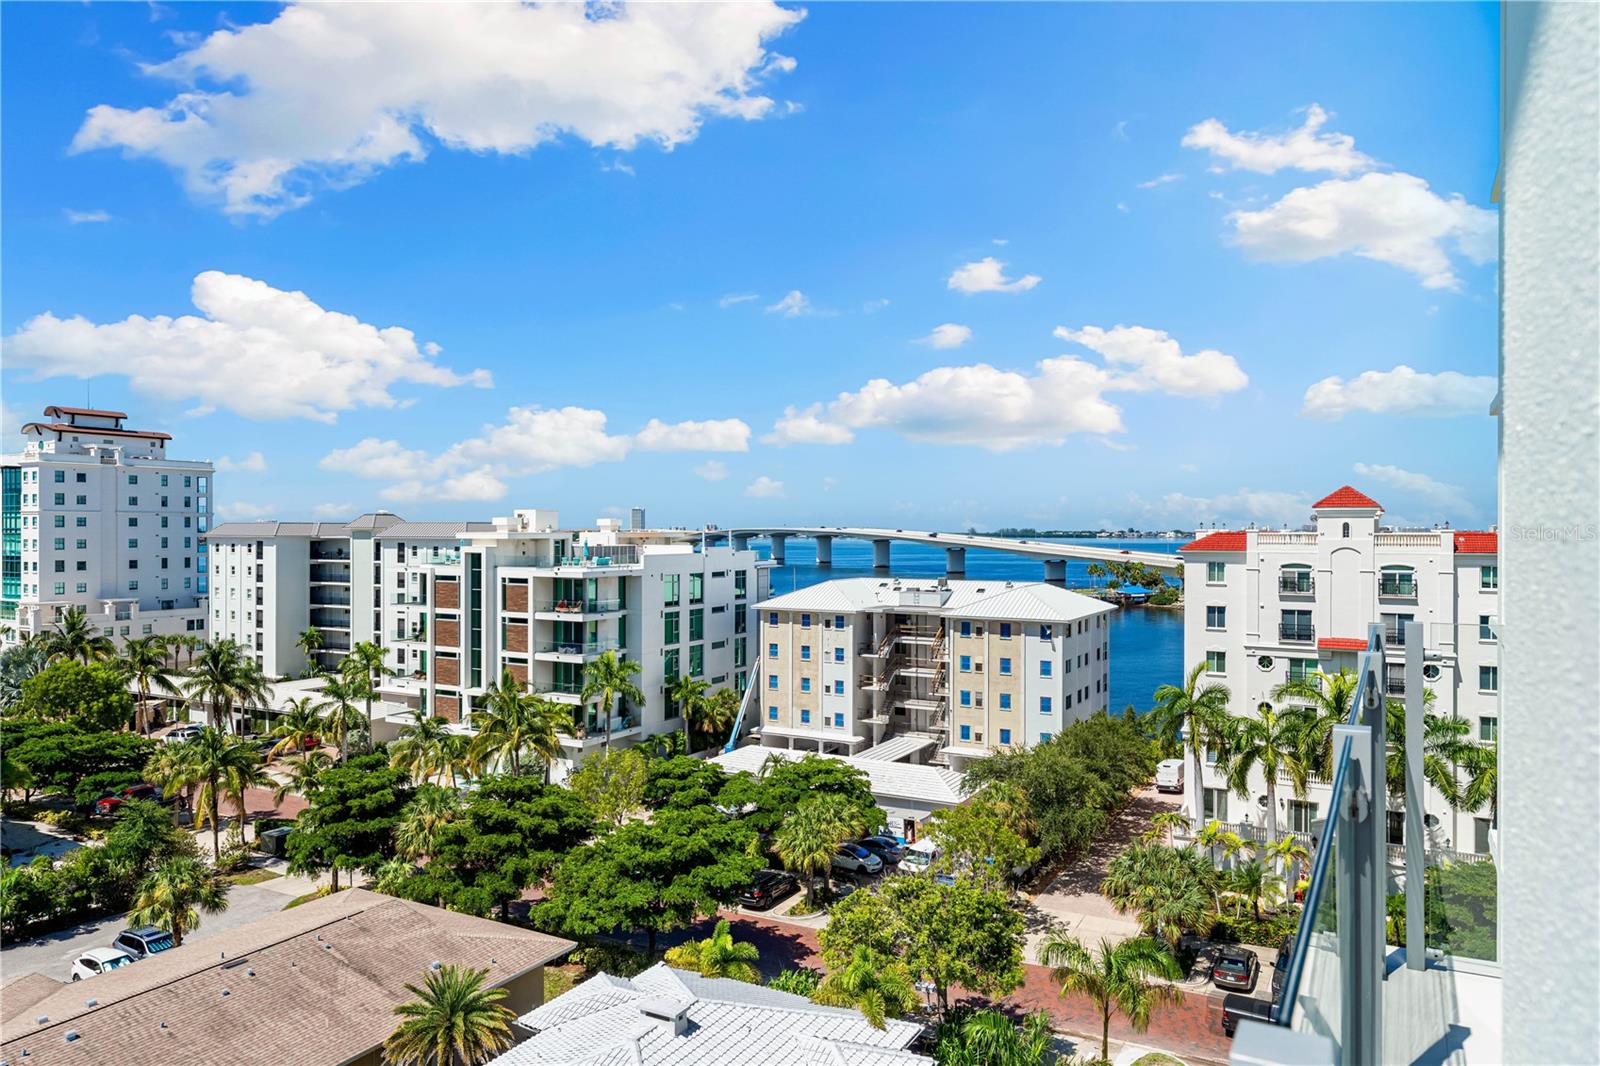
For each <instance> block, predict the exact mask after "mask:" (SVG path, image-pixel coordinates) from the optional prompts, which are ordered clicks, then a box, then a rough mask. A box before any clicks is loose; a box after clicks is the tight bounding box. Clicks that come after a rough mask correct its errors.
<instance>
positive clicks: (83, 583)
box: [78, 581, 89, 592]
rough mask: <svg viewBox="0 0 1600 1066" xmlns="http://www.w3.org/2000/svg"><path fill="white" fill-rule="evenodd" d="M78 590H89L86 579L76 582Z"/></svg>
mask: <svg viewBox="0 0 1600 1066" xmlns="http://www.w3.org/2000/svg"><path fill="white" fill-rule="evenodd" d="M78 591H79V592H88V591H89V583H88V582H87V581H80V582H78Z"/></svg>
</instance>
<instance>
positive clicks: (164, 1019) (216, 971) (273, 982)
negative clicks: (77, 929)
mask: <svg viewBox="0 0 1600 1066" xmlns="http://www.w3.org/2000/svg"><path fill="white" fill-rule="evenodd" d="M571 948H572V944H571V943H570V942H569V941H566V940H561V939H559V938H557V937H552V936H546V935H544V934H543V933H535V932H531V931H529V930H525V929H519V928H517V927H515V926H510V925H503V924H501V923H499V922H491V921H487V920H485V919H483V918H474V917H472V916H470V915H465V914H455V913H453V912H450V911H445V910H440V909H439V908H437V907H429V906H426V905H425V904H421V903H412V902H410V901H408V900H400V899H393V898H391V897H388V896H380V895H378V894H376V893H373V892H367V891H365V890H363V889H349V890H346V891H344V892H340V893H337V894H335V895H332V896H328V897H326V898H324V899H320V900H316V901H313V902H311V903H307V904H306V905H304V906H303V907H299V908H296V909H295V910H292V911H284V912H282V913H279V914H274V915H269V916H268V917H265V918H261V919H258V920H256V921H254V922H251V923H249V924H248V925H244V926H241V927H239V928H237V929H232V930H228V931H226V932H221V933H217V934H216V935H215V936H210V937H206V938H205V939H203V940H200V941H198V942H191V943H189V944H185V945H184V946H183V947H181V948H174V949H172V950H171V951H167V952H163V953H161V954H160V955H157V956H154V957H152V958H148V959H145V960H143V961H141V962H138V963H136V964H134V965H133V966H129V967H127V968H125V969H122V970H117V971H115V972H112V973H108V974H102V975H101V976H99V977H96V978H94V979H93V980H92V981H90V982H79V983H77V984H74V985H68V986H65V987H63V988H62V989H61V991H59V992H56V993H55V994H53V995H49V996H46V997H44V998H43V999H40V1000H37V1001H35V1002H33V1003H31V1004H29V1005H28V1006H27V1008H26V1009H24V1010H22V1011H20V1012H17V1015H16V1016H15V1017H12V1016H7V1017H6V1018H4V1019H3V1021H0V1039H3V1040H4V1043H3V1044H0V1058H3V1059H6V1060H8V1061H10V1062H13V1063H15V1062H20V1061H23V1060H22V1052H23V1049H27V1052H28V1057H27V1061H28V1062H30V1063H36V1064H37V1066H51V1064H52V1063H57V1062H70V1063H77V1064H81V1063H87V1062H108V1063H110V1062H114V1063H117V1064H118V1066H178V1064H188V1063H195V1064H208V1066H209V1064H217V1066H222V1064H231V1063H240V1062H262V1063H273V1064H274V1066H334V1064H338V1063H344V1062H348V1061H350V1060H351V1059H353V1058H355V1057H357V1056H360V1055H363V1054H365V1053H366V1052H368V1051H370V1050H371V1049H373V1048H375V1047H377V1046H378V1045H379V1044H381V1043H382V1042H383V1040H384V1039H385V1038H386V1037H387V1036H388V1035H389V1034H390V1033H391V1032H393V1031H394V1027H395V1024H396V1019H395V1017H394V1014H393V1008H394V1007H395V1006H396V1005H397V1004H399V1003H402V1002H405V1001H406V1000H408V999H410V998H411V996H410V993H408V992H406V990H405V985H406V983H407V982H410V983H412V984H420V983H421V982H422V981H423V979H424V977H425V975H426V973H427V971H428V967H429V964H430V963H432V962H435V961H437V962H445V963H454V964H457V965H465V966H471V967H477V968H487V969H488V970H489V977H488V982H487V983H488V984H491V985H501V984H504V983H505V982H507V981H510V980H512V979H513V978H515V977H517V976H519V975H521V974H523V973H526V972H528V971H529V970H531V969H533V968H534V967H536V966H540V965H543V964H544V963H547V962H550V961H551V960H553V959H556V958H559V957H560V956H561V955H563V954H565V953H566V952H567V951H568V950H570V949H571ZM90 997H92V998H93V999H94V1000H95V1001H96V1005H95V1006H93V1007H89V1006H87V1005H86V1000H87V999H88V998H90ZM11 1010H12V1008H11V1006H10V1005H9V1004H7V1006H6V1011H7V1013H8V1015H10V1013H11ZM39 1015H47V1016H48V1017H49V1021H47V1022H46V1023H45V1024H43V1025H40V1024H38V1023H37V1022H36V1020H35V1019H36V1018H37V1016H39ZM69 1030H70V1031H72V1032H75V1033H77V1038H76V1039H74V1040H72V1041H68V1040H67V1038H66V1037H67V1033H68V1031H69Z"/></svg>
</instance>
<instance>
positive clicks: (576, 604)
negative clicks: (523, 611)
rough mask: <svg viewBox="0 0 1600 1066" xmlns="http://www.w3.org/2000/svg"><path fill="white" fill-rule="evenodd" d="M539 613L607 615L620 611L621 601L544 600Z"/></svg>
mask: <svg viewBox="0 0 1600 1066" xmlns="http://www.w3.org/2000/svg"><path fill="white" fill-rule="evenodd" d="M539 610H541V611H554V612H556V613H557V614H609V613H611V612H612V611H620V610H622V601H621V600H582V599H570V600H546V601H545V602H544V603H543V604H541V605H540V607H539Z"/></svg>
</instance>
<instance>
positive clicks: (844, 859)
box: [833, 844, 883, 874]
mask: <svg viewBox="0 0 1600 1066" xmlns="http://www.w3.org/2000/svg"><path fill="white" fill-rule="evenodd" d="M833 868H834V869H835V870H844V871H845V872H846V873H863V874H875V873H878V872H880V871H881V870H882V869H883V860H882V859H880V858H878V857H877V856H876V855H874V854H872V852H870V851H868V850H867V849H866V848H864V847H862V846H861V845H859V844H840V845H839V850H838V851H835V852H834V853H833Z"/></svg>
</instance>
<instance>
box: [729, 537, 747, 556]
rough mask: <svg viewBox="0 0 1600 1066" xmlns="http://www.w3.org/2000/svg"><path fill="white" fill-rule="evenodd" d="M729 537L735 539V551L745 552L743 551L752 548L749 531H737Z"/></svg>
mask: <svg viewBox="0 0 1600 1066" xmlns="http://www.w3.org/2000/svg"><path fill="white" fill-rule="evenodd" d="M729 539H730V540H732V541H733V550H734V551H736V552H743V551H749V550H750V534H748V533H735V534H733V535H732V537H730V538H729Z"/></svg>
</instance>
